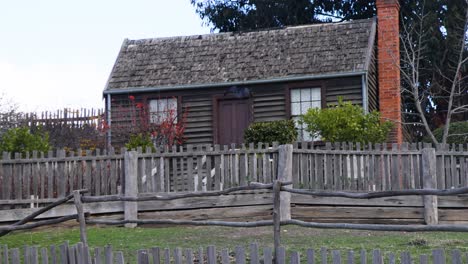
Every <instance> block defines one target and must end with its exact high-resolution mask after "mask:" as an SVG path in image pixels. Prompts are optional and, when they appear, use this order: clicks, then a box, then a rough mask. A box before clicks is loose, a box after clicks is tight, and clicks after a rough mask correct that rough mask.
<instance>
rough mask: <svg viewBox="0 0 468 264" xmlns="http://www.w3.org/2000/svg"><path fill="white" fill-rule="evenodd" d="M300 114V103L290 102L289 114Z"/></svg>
mask: <svg viewBox="0 0 468 264" xmlns="http://www.w3.org/2000/svg"><path fill="white" fill-rule="evenodd" d="M300 114H301V103H292V104H291V115H295V116H296V115H300Z"/></svg>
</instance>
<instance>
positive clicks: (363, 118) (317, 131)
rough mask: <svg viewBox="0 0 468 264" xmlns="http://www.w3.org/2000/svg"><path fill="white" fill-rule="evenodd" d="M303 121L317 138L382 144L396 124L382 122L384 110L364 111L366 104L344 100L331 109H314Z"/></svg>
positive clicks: (309, 111)
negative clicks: (381, 111) (359, 104)
mask: <svg viewBox="0 0 468 264" xmlns="http://www.w3.org/2000/svg"><path fill="white" fill-rule="evenodd" d="M302 122H303V124H305V126H306V131H308V132H309V133H310V134H311V135H312V136H313V137H321V139H322V140H323V141H329V142H360V143H363V144H365V143H369V142H370V143H378V142H384V141H386V139H387V136H388V133H389V132H390V130H391V129H392V127H393V124H392V123H391V122H390V121H386V122H383V123H381V122H380V113H378V112H376V111H373V112H371V113H368V114H366V113H364V110H363V109H362V107H360V106H358V105H353V104H352V103H351V102H343V100H342V99H341V98H340V99H339V100H338V105H336V106H329V108H325V109H318V108H311V109H309V110H308V111H307V113H306V114H305V115H304V116H303V117H302Z"/></svg>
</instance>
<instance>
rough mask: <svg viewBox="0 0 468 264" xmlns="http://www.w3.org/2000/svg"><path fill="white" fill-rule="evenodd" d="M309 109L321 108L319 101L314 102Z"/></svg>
mask: <svg viewBox="0 0 468 264" xmlns="http://www.w3.org/2000/svg"><path fill="white" fill-rule="evenodd" d="M310 107H311V108H320V107H322V104H321V102H320V101H314V102H312V103H311V105H310Z"/></svg>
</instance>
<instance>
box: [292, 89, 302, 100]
mask: <svg viewBox="0 0 468 264" xmlns="http://www.w3.org/2000/svg"><path fill="white" fill-rule="evenodd" d="M300 101H301V90H300V89H292V90H291V102H300Z"/></svg>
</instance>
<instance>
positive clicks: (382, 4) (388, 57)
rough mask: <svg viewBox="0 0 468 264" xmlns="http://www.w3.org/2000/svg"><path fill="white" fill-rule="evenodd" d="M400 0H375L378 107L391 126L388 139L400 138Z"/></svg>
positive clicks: (396, 140) (401, 137) (390, 140)
mask: <svg viewBox="0 0 468 264" xmlns="http://www.w3.org/2000/svg"><path fill="white" fill-rule="evenodd" d="M399 17H400V4H399V2H398V0H377V24H378V26H377V27H378V30H377V39H378V40H377V45H378V57H377V59H378V69H379V70H378V75H379V108H380V113H381V115H382V120H390V121H392V122H394V124H395V126H394V129H393V130H392V132H391V133H390V136H389V139H388V142H392V143H401V142H402V141H403V133H402V124H401V95H400V69H399V67H398V64H399V63H400V39H399V34H400V28H399Z"/></svg>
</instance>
